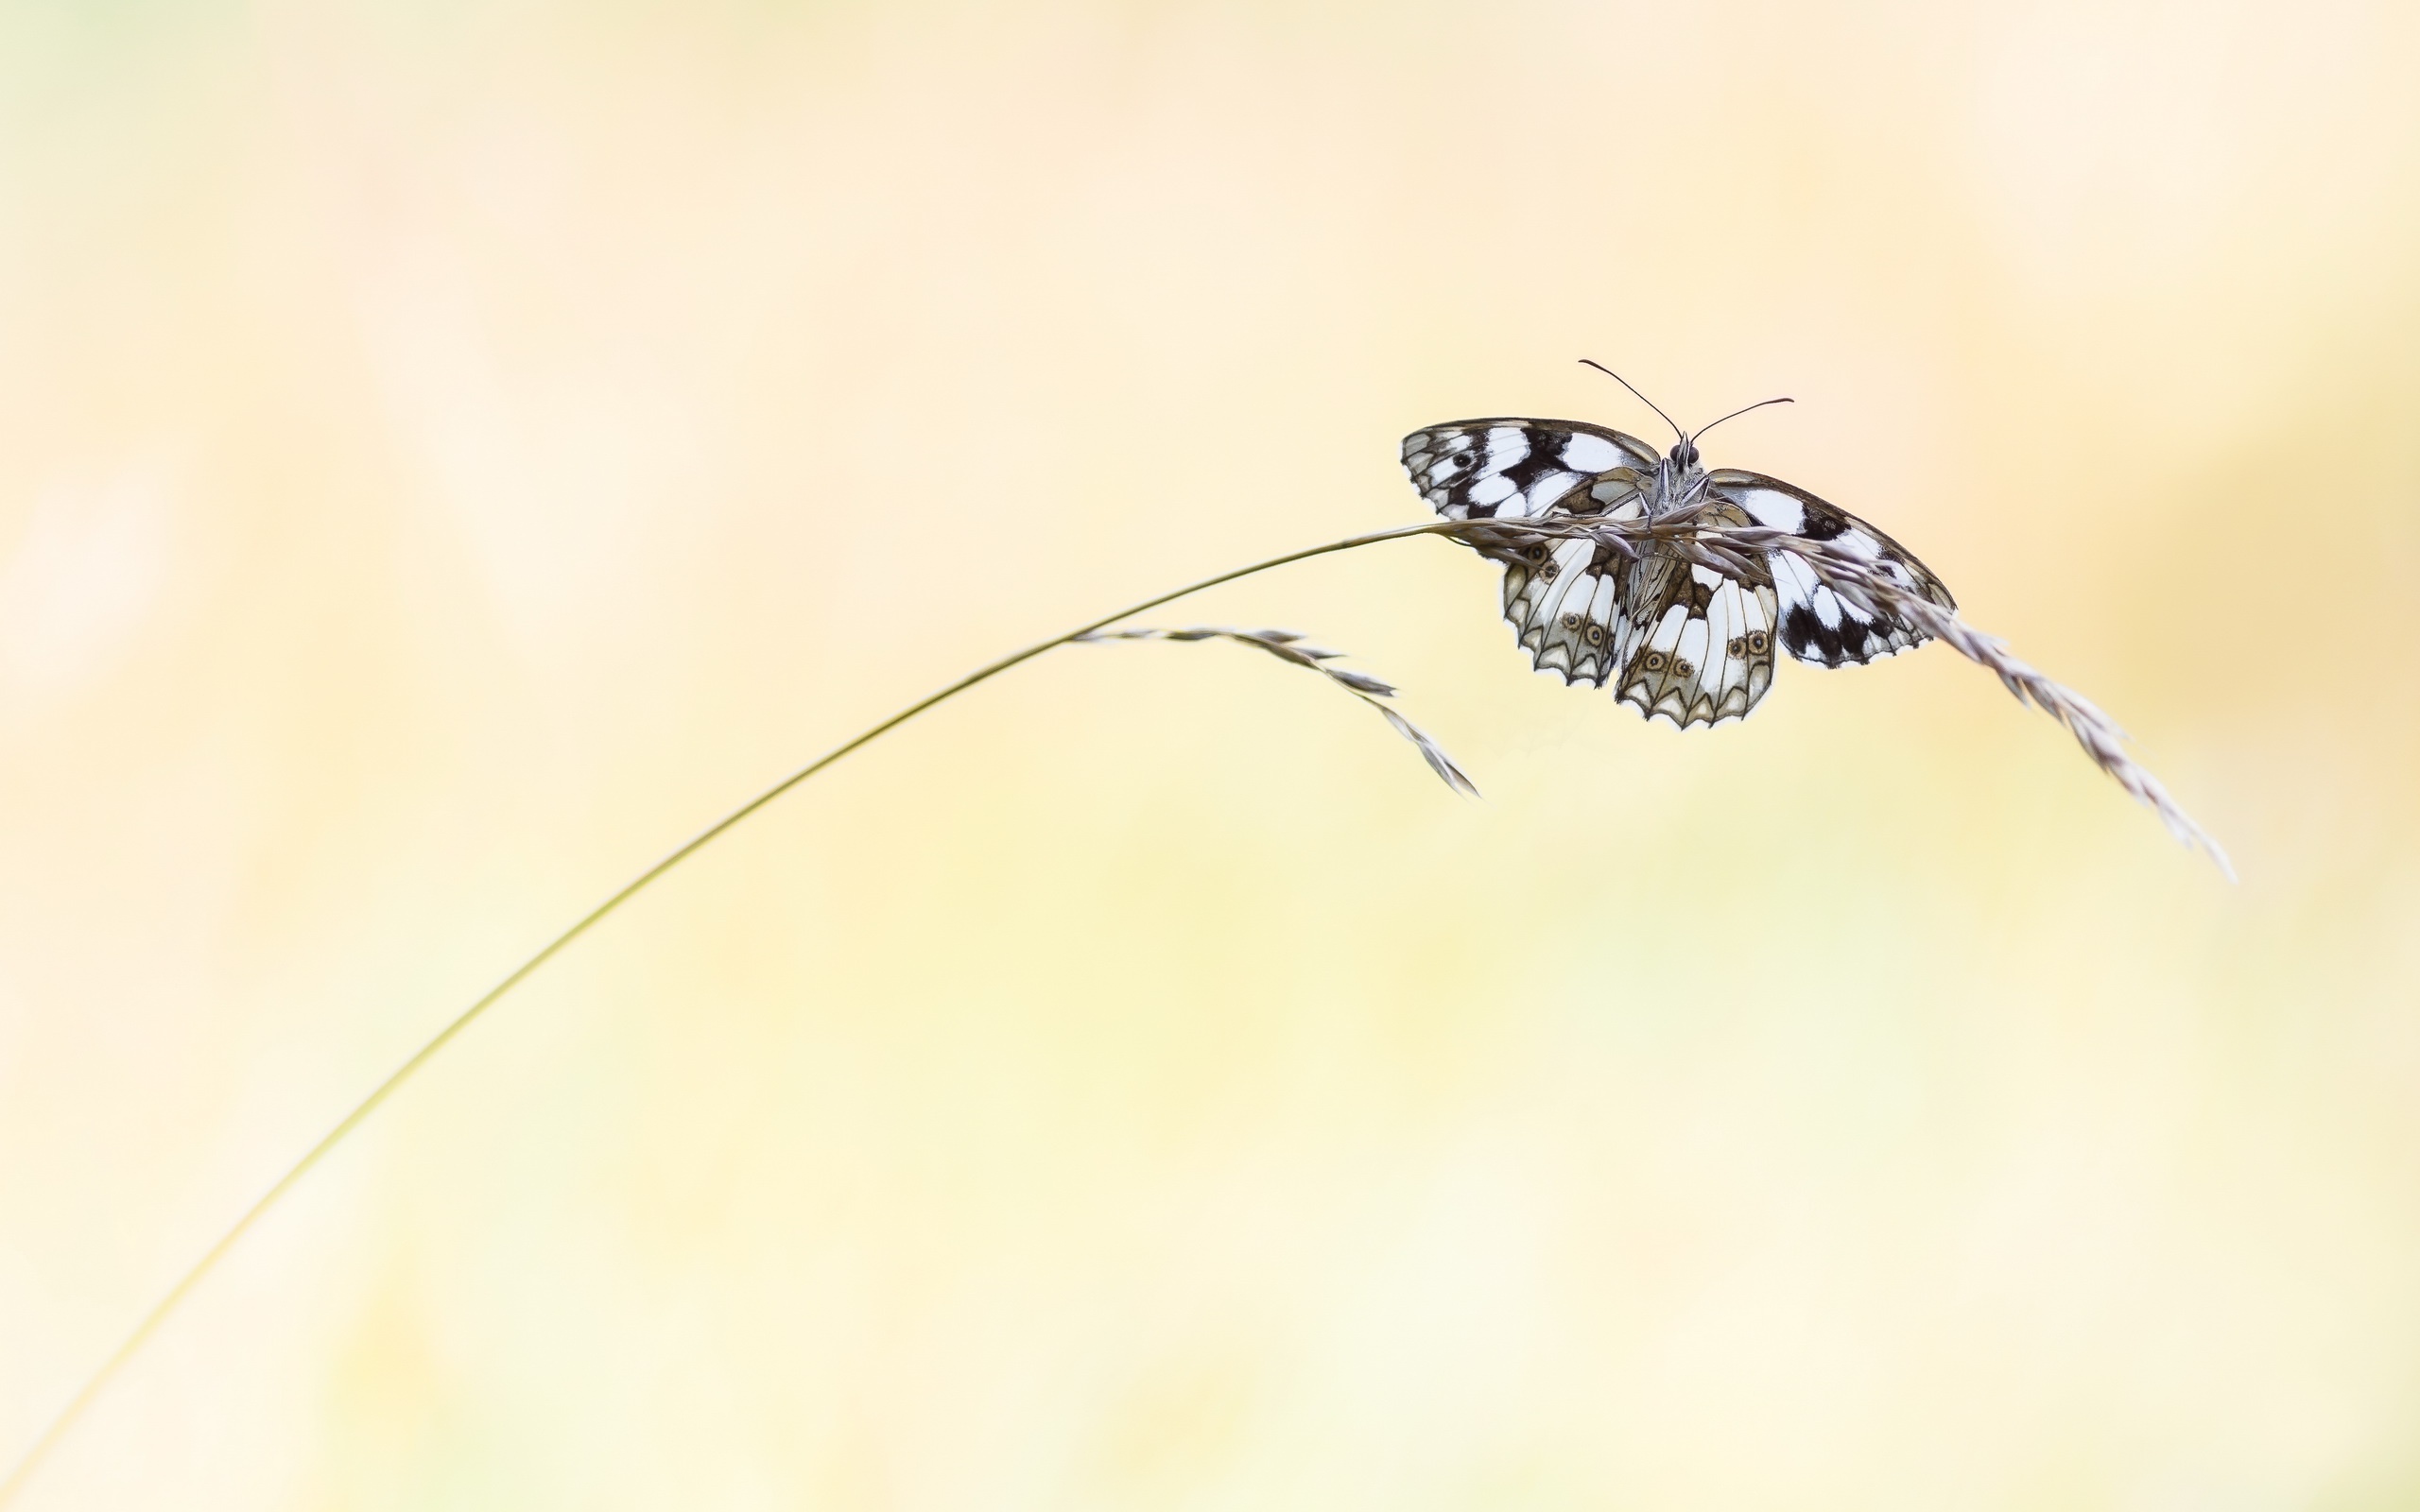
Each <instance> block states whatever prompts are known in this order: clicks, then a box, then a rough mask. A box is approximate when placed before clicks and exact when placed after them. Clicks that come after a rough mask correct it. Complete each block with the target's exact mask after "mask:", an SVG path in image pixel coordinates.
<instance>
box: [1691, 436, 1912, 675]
mask: <svg viewBox="0 0 2420 1512" xmlns="http://www.w3.org/2000/svg"><path fill="white" fill-rule="evenodd" d="M1706 482H1707V485H1708V487H1709V489H1710V490H1712V491H1713V492H1714V493H1716V494H1717V495H1719V496H1720V497H1722V498H1724V499H1728V500H1730V501H1731V502H1732V503H1734V504H1736V505H1737V506H1738V507H1739V508H1740V509H1742V510H1743V511H1745V512H1746V514H1747V515H1748V517H1749V518H1750V519H1753V520H1755V523H1756V524H1761V525H1770V526H1772V528H1773V529H1776V530H1787V531H1789V533H1790V534H1792V535H1795V536H1802V537H1805V538H1806V539H1807V540H1809V541H1832V542H1833V543H1834V544H1835V545H1837V546H1838V547H1840V548H1841V549H1842V550H1844V551H1847V552H1849V553H1850V554H1851V555H1853V556H1856V557H1858V558H1861V559H1863V560H1865V561H1868V562H1873V563H1876V564H1877V565H1878V566H1879V568H1880V570H1881V571H1882V572H1883V573H1884V574H1885V575H1887V576H1889V577H1890V578H1891V580H1892V581H1893V582H1895V583H1897V584H1898V585H1899V586H1900V587H1902V588H1905V589H1907V590H1908V591H1909V592H1910V593H1921V594H1923V595H1924V596H1925V597H1926V598H1927V599H1930V600H1931V601H1932V602H1934V603H1936V604H1938V605H1940V606H1941V607H1942V608H1944V609H1950V610H1954V609H1956V608H1957V607H1958V605H1957V602H1956V601H1955V600H1954V599H1952V598H1951V597H1950V596H1949V590H1948V589H1947V588H1946V587H1945V586H1943V584H1942V581H1941V579H1940V578H1938V577H1936V576H1933V573H1932V569H1931V568H1929V567H1927V566H1926V565H1925V564H1924V563H1923V562H1920V561H1918V560H1917V559H1916V558H1915V557H1914V555H1913V554H1911V553H1910V552H1909V551H1908V549H1907V548H1906V547H1904V546H1902V545H1900V544H1899V543H1898V542H1897V541H1893V540H1892V539H1891V538H1890V537H1889V536H1886V535H1884V534H1883V533H1882V532H1881V531H1879V530H1876V529H1875V528H1874V527H1873V526H1872V525H1870V524H1866V523H1865V522H1864V521H1862V520H1859V519H1858V517H1857V516H1855V515H1853V514H1851V513H1849V512H1848V511H1847V510H1845V509H1842V508H1841V507H1838V506H1836V505H1831V504H1826V503H1825V502H1824V501H1823V500H1822V499H1819V498H1817V497H1816V496H1815V495H1813V494H1811V493H1809V492H1807V491H1806V490H1805V489H1802V488H1799V487H1797V486H1796V485H1794V484H1789V483H1784V482H1782V481H1781V480H1780V479H1779V478H1769V477H1766V476H1765V475H1763V474H1762V473H1758V472H1740V471H1738V470H1737V469H1733V468H1722V469H1719V470H1717V471H1715V472H1709V473H1707V474H1706ZM1767 559H1768V563H1769V565H1770V566H1771V568H1772V579H1773V588H1774V591H1775V593H1777V594H1778V597H1779V605H1780V617H1779V619H1778V620H1777V621H1776V622H1775V633H1776V634H1777V636H1778V637H1779V639H1780V641H1781V644H1782V646H1783V647H1784V648H1785V649H1786V650H1788V651H1789V654H1790V655H1791V656H1793V657H1796V658H1797V659H1798V660H1799V661H1801V662H1811V663H1813V664H1814V665H1817V666H1825V667H1837V666H1847V665H1852V664H1856V663H1861V662H1871V661H1873V660H1874V659H1875V658H1876V657H1884V656H1892V655H1895V654H1896V653H1898V652H1901V651H1904V650H1906V649H1907V648H1908V647H1910V646H1911V645H1916V644H1921V643H1922V642H1924V641H1926V640H1927V639H1929V637H1927V635H1926V634H1925V632H1924V631H1923V630H1921V629H1919V628H1918V627H1916V626H1915V625H1914V624H1913V623H1912V622H1910V620H1908V619H1907V618H1905V617H1904V616H1901V615H1897V614H1889V613H1885V614H1881V615H1870V614H1865V613H1862V612H1860V611H1859V610H1857V609H1856V608H1854V607H1853V606H1851V605H1849V604H1848V603H1846V602H1844V601H1843V600H1842V599H1841V597H1840V595H1839V594H1837V593H1833V592H1832V591H1831V590H1830V589H1829V588H1826V587H1824V584H1823V583H1822V582H1821V581H1820V580H1819V579H1818V578H1817V577H1816V576H1815V573H1814V570H1813V569H1812V568H1810V567H1808V566H1807V565H1806V561H1805V559H1804V558H1800V557H1799V556H1797V555H1796V554H1795V553H1793V552H1789V551H1775V552H1771V553H1768V554H1767Z"/></svg>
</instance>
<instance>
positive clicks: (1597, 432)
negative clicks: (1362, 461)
mask: <svg viewBox="0 0 2420 1512" xmlns="http://www.w3.org/2000/svg"><path fill="white" fill-rule="evenodd" d="M1657 460H1658V457H1657V455H1656V452H1655V449H1654V448H1653V447H1651V446H1649V445H1648V444H1647V443H1646V442H1645V441H1642V440H1640V439H1638V438H1636V437H1634V436H1625V435H1623V434H1622V433H1621V432H1620V431H1616V430H1608V429H1606V428H1605V427H1603V426H1601V425H1590V424H1586V423H1584V422H1582V421H1574V420H1458V421H1448V422H1447V423H1445V424H1443V425H1431V426H1429V427H1427V428H1426V429H1425V430H1417V431H1414V432H1412V433H1411V434H1410V435H1409V436H1407V437H1405V438H1403V467H1404V471H1405V472H1409V473H1410V474H1411V481H1412V484H1413V486H1414V487H1416V488H1418V489H1419V490H1420V494H1421V497H1422V498H1425V499H1426V500H1427V501H1428V506H1429V507H1430V508H1432V509H1435V510H1436V511H1437V512H1438V513H1439V514H1441V515H1443V516H1444V517H1445V518H1446V519H1448V520H1525V519H1535V518H1537V517H1538V516H1540V515H1543V514H1546V513H1547V512H1548V511H1549V510H1553V511H1555V512H1559V513H1566V514H1595V513H1599V512H1601V511H1603V510H1605V509H1608V508H1612V507H1617V506H1619V505H1620V504H1621V503H1622V502H1623V501H1624V500H1625V499H1628V498H1631V497H1634V496H1635V495H1636V494H1637V492H1638V488H1639V484H1640V482H1641V481H1642V480H1643V479H1645V478H1646V477H1649V476H1651V475H1652V474H1653V473H1654V472H1655V464H1656V462H1657ZM1582 484H1585V485H1587V487H1586V488H1585V489H1584V490H1582ZM1575 490H1578V492H1577V496H1575Z"/></svg>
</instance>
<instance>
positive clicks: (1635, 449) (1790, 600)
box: [1403, 364, 1957, 729]
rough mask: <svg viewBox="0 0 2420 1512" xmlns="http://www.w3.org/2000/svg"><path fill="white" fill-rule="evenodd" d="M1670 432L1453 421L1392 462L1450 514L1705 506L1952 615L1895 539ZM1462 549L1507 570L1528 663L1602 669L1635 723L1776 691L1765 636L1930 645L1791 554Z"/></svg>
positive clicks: (1841, 655)
mask: <svg viewBox="0 0 2420 1512" xmlns="http://www.w3.org/2000/svg"><path fill="white" fill-rule="evenodd" d="M1591 366H1595V364H1591ZM1605 370H1606V371H1609V372H1610V371H1611V369H1605ZM1615 377H1616V379H1618V378H1619V375H1618V374H1615ZM1623 387H1629V385H1628V384H1624V385H1623ZM1632 392H1633V393H1636V392H1637V390H1636V389H1632ZM1639 397H1640V398H1642V399H1645V398H1646V396H1645V395H1643V394H1642V395H1640V396H1639ZM1765 403H1766V404H1777V403H1783V401H1777V400H1767V401H1765ZM1649 404H1650V407H1652V405H1653V402H1652V401H1649ZM1756 407H1758V406H1756V405H1754V404H1752V405H1750V406H1749V408H1750V409H1754V408H1756ZM1656 413H1657V414H1659V415H1661V414H1663V411H1662V410H1661V409H1657V410H1656ZM1737 413H1738V414H1745V413H1747V411H1746V410H1740V411H1737ZM1731 418H1732V417H1731V416H1728V415H1726V416H1724V417H1723V419H1724V420H1729V419H1731ZM1666 423H1667V424H1670V423H1671V422H1670V421H1669V419H1667V421H1666ZM1720 423H1721V421H1715V422H1714V424H1718V425H1719V424H1720ZM1712 428H1713V426H1712V425H1708V426H1703V427H1700V429H1699V430H1698V432H1697V433H1696V435H1698V436H1703V434H1705V432H1706V431H1707V430H1711V429H1712ZM1672 429H1673V432H1674V434H1675V435H1678V436H1679V437H1680V440H1679V441H1678V442H1676V443H1675V444H1674V445H1673V447H1672V450H1671V451H1670V453H1669V454H1668V455H1657V453H1656V451H1655V449H1654V448H1653V447H1651V446H1650V445H1648V444H1647V443H1646V442H1645V441H1642V440H1640V439H1638V438H1636V437H1634V436H1628V435H1625V434H1623V433H1622V432H1620V431H1617V430H1611V429H1608V428H1606V427H1605V426H1602V425H1591V424H1587V423H1585V422H1583V421H1564V420H1513V419H1503V420H1463V421H1451V422H1448V423H1445V424H1440V425H1429V426H1425V427H1423V428H1422V429H1420V430H1416V431H1414V432H1412V433H1411V434H1410V435H1409V436H1407V437H1405V438H1404V440H1403V465H1404V470H1405V471H1406V472H1409V473H1410V474H1411V481H1412V483H1413V485H1414V486H1415V487H1417V488H1418V489H1419V490H1420V492H1421V496H1422V497H1423V498H1426V500H1427V501H1428V503H1429V505H1430V507H1433V508H1434V509H1436V511H1437V512H1438V513H1439V514H1441V515H1443V516H1444V517H1445V518H1447V519H1449V520H1505V521H1513V520H1533V519H1552V518H1558V517H1560V518H1569V519H1587V518H1591V517H1594V518H1601V519H1607V520H1615V521H1633V520H1635V521H1653V520H1655V519H1657V518H1659V517H1662V516H1665V515H1669V514H1671V513H1673V512H1674V511H1676V510H1679V509H1683V508H1686V507H1690V506H1693V505H1695V506H1703V508H1702V510H1701V512H1700V513H1699V514H1698V515H1697V516H1696V518H1697V519H1698V520H1700V521H1702V522H1703V523H1704V524H1706V525H1708V526H1711V527H1717V528H1719V527H1721V526H1726V525H1728V526H1744V525H1749V524H1758V525H1766V526H1770V527H1772V528H1773V529H1777V530H1784V531H1788V532H1789V533H1791V534H1793V535H1798V536H1803V537H1806V538H1807V539H1810V540H1815V541H1832V542H1834V543H1835V544H1836V546H1838V547H1840V548H1842V549H1845V550H1847V551H1848V552H1851V553H1853V554H1854V555H1856V556H1857V557H1858V558H1863V559H1865V560H1867V561H1870V562H1872V563H1874V564H1875V565H1876V568H1877V569H1878V570H1879V571H1881V572H1883V573H1886V574H1888V575H1889V576H1890V577H1891V578H1892V579H1893V581H1894V582H1896V583H1898V584H1899V586H1901V587H1903V588H1906V589H1908V590H1910V592H1913V593H1922V594H1923V595H1924V596H1925V597H1927V598H1928V599H1930V600H1932V602H1934V603H1936V604H1939V605H1940V606H1941V607H1942V608H1944V609H1955V608H1957V605H1956V603H1955V602H1954V601H1953V600H1952V599H1951V598H1950V596H1949V590H1948V589H1946V588H1945V587H1943V586H1942V583H1941V579H1940V578H1938V577H1936V576H1933V575H1932V572H1931V570H1930V569H1928V568H1927V567H1926V566H1925V564H1924V563H1922V562H1920V561H1918V560H1916V558H1914V557H1912V556H1910V555H1909V554H1908V552H1907V551H1906V550H1905V549H1904V548H1902V547H1901V546H1900V545H1899V543H1898V542H1897V541H1893V540H1892V539H1891V538H1890V537H1889V536H1886V535H1884V534H1883V533H1882V532H1881V531H1879V530H1876V529H1875V528H1874V527H1873V526H1872V525H1870V524H1866V523H1865V522H1864V521H1862V520H1859V519H1858V518H1857V517H1856V516H1855V515H1852V514H1850V513H1849V512H1847V511H1846V510H1844V509H1841V508H1838V507H1834V506H1832V505H1829V504H1826V503H1824V501H1823V500H1822V499H1819V498H1817V497H1816V496H1815V495H1813V494H1811V493H1809V492H1807V491H1806V490H1804V489H1801V488H1798V487H1796V486H1795V485H1793V484H1789V483H1784V482H1782V481H1781V480H1780V479H1779V478H1770V477H1766V476H1765V475H1763V474H1762V473H1758V472H1741V471H1739V470H1738V469H1736V468H1716V469H1713V470H1712V471H1708V470H1707V469H1705V468H1704V467H1703V466H1701V465H1700V463H1699V460H1698V449H1697V445H1696V436H1692V435H1690V434H1688V433H1686V432H1683V431H1682V430H1681V428H1680V427H1679V426H1678V425H1673V427H1672ZM1470 543H1471V544H1472V545H1473V546H1474V547H1475V548H1476V549H1477V550H1478V552H1479V553H1480V554H1481V555H1482V556H1485V557H1487V558H1490V559H1491V560H1494V561H1498V562H1501V563H1503V565H1504V617H1505V618H1506V619H1507V620H1509V621H1511V622H1512V625H1513V629H1514V631H1515V632H1517V633H1518V635H1519V636H1520V641H1521V644H1522V645H1523V646H1525V647H1527V648H1528V649H1529V651H1530V655H1531V657H1532V658H1533V659H1534V661H1535V663H1536V665H1537V666H1538V668H1539V669H1540V670H1542V671H1552V672H1554V673H1556V674H1558V675H1560V676H1561V677H1562V678H1563V679H1564V681H1566V682H1588V683H1592V684H1594V685H1596V686H1599V687H1602V686H1603V685H1604V684H1605V683H1606V682H1607V681H1609V680H1610V681H1611V682H1612V683H1613V685H1614V694H1615V696H1616V697H1617V698H1619V699H1621V701H1623V702H1624V703H1627V704H1631V705H1633V706H1634V707H1635V708H1636V709H1637V710H1638V711H1639V713H1640V714H1642V715H1643V716H1645V717H1648V718H1652V717H1654V716H1655V715H1657V714H1662V715H1664V716H1665V717H1666V718H1668V719H1670V720H1671V721H1672V722H1673V723H1674V724H1675V725H1678V726H1680V727H1682V728H1684V729H1686V728H1687V727H1688V726H1690V725H1695V724H1706V725H1717V724H1720V723H1721V722H1722V721H1723V720H1725V719H1738V718H1744V717H1745V716H1746V715H1747V713H1748V711H1749V710H1751V709H1754V708H1755V706H1756V703H1757V700H1759V699H1761V698H1762V697H1764V696H1765V690H1766V689H1767V688H1769V687H1771V686H1772V679H1773V648H1774V647H1775V646H1776V645H1779V646H1780V647H1782V648H1784V649H1786V650H1788V651H1789V654H1790V655H1791V656H1793V657H1795V658H1797V659H1798V660H1799V661H1801V662H1813V663H1815V664H1816V665H1818V666H1827V667H1837V666H1843V665H1847V664H1849V663H1852V662H1871V661H1873V660H1874V659H1875V658H1876V657H1881V656H1890V655H1892V654H1893V653H1895V652H1898V651H1903V650H1905V649H1907V648H1908V647H1909V646H1911V645H1915V644H1919V643H1921V642H1923V641H1925V640H1927V639H1929V637H1928V636H1927V635H1926V634H1925V632H1924V631H1923V630H1921V629H1919V628H1918V627H1916V626H1915V625H1913V624H1910V623H1909V622H1908V621H1906V620H1904V619H1902V618H1899V617H1898V616H1895V615H1893V614H1891V613H1889V612H1888V611H1885V612H1883V613H1880V614H1878V615H1868V614H1865V613H1862V612H1860V611H1859V610H1858V609H1856V608H1855V607H1854V606H1852V605H1850V604H1848V603H1845V602H1843V601H1842V600H1841V598H1840V597H1839V595H1837V594H1835V593H1833V592H1832V590H1831V589H1829V588H1827V587H1825V586H1824V584H1823V583H1822V582H1820V581H1818V580H1817V578H1816V576H1815V574H1814V573H1813V572H1812V571H1810V570H1809V569H1808V567H1807V565H1806V562H1805V561H1804V560H1802V559H1801V558H1799V557H1798V556H1797V555H1795V554H1793V553H1791V552H1789V551H1781V550H1775V551H1767V552H1762V553H1758V554H1757V556H1756V567H1757V570H1756V571H1755V572H1754V573H1753V574H1752V575H1751V576H1749V577H1747V578H1746V579H1744V580H1735V579H1734V578H1732V577H1730V576H1725V575H1723V574H1721V573H1719V572H1717V571H1715V570H1714V569H1712V568H1710V567H1705V566H1701V565H1695V564H1692V563H1690V562H1687V561H1685V560H1683V559H1682V558H1679V557H1678V556H1675V555H1673V554H1671V553H1670V552H1668V551H1659V550H1657V549H1656V548H1655V547H1654V546H1653V545H1652V544H1647V545H1643V546H1642V547H1641V548H1640V550H1639V555H1638V558H1637V559H1636V560H1631V559H1630V558H1626V557H1624V556H1623V555H1622V554H1621V553H1619V552H1618V551H1616V549H1615V548H1613V547H1611V546H1607V545H1603V544H1600V543H1599V542H1597V541H1587V540H1571V539H1565V540H1556V539H1551V538H1544V537H1538V536H1530V537H1527V538H1524V537H1523V536H1521V535H1519V534H1518V533H1515V532H1510V531H1508V532H1506V533H1505V534H1503V535H1501V536H1491V537H1483V538H1476V539H1474V540H1472V541H1471V542H1470Z"/></svg>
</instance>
